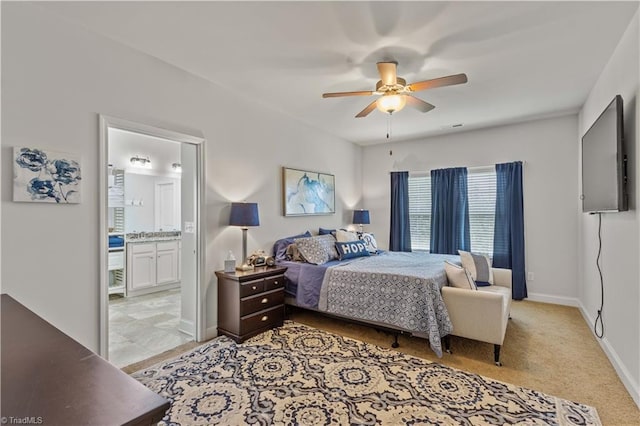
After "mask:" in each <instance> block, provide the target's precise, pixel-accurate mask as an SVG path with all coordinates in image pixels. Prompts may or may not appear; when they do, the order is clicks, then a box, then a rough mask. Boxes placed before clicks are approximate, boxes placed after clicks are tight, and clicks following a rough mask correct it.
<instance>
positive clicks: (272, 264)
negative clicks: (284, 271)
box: [266, 256, 276, 266]
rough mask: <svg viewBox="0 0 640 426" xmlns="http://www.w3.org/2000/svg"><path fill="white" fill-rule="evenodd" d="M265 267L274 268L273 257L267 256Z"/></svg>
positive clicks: (274, 260)
mask: <svg viewBox="0 0 640 426" xmlns="http://www.w3.org/2000/svg"><path fill="white" fill-rule="evenodd" d="M266 262H267V266H276V259H275V258H274V257H273V256H267V258H266Z"/></svg>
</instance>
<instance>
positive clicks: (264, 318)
mask: <svg viewBox="0 0 640 426" xmlns="http://www.w3.org/2000/svg"><path fill="white" fill-rule="evenodd" d="M268 319H269V317H268V316H266V315H265V316H263V317H262V318H260V321H266V320H268Z"/></svg>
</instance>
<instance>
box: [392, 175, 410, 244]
mask: <svg viewBox="0 0 640 426" xmlns="http://www.w3.org/2000/svg"><path fill="white" fill-rule="evenodd" d="M389 250H390V251H411V229H410V228H409V172H391V232H390V235H389Z"/></svg>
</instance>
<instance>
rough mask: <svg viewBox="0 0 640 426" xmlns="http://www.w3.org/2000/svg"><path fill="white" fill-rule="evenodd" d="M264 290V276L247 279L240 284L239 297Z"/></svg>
mask: <svg viewBox="0 0 640 426" xmlns="http://www.w3.org/2000/svg"><path fill="white" fill-rule="evenodd" d="M263 291H264V278H262V279H259V280H253V281H247V282H246V283H242V284H241V285H240V297H247V296H251V295H253V294H258V293H262V292H263Z"/></svg>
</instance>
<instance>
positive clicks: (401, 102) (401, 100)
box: [376, 94, 407, 114]
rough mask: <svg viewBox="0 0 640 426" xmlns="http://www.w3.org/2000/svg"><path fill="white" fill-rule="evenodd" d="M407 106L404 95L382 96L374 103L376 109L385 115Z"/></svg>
mask: <svg viewBox="0 0 640 426" xmlns="http://www.w3.org/2000/svg"><path fill="white" fill-rule="evenodd" d="M406 104H407V99H406V98H405V96H404V95H395V94H393V95H383V96H380V97H379V98H378V100H377V101H376V107H377V108H378V109H379V110H380V111H382V112H384V113H387V114H392V113H394V112H398V111H400V110H401V109H402V108H404V106H405V105H406Z"/></svg>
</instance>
